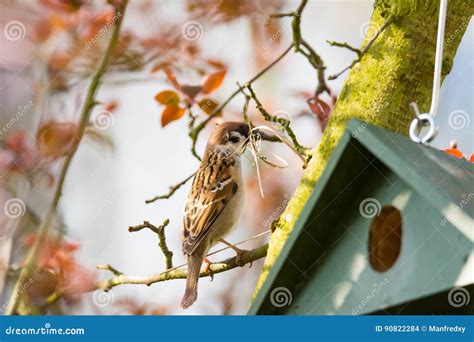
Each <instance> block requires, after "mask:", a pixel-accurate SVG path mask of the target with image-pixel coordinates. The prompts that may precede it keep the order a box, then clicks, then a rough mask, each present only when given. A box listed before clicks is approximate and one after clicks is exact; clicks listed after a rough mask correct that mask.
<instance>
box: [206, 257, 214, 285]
mask: <svg viewBox="0 0 474 342" xmlns="http://www.w3.org/2000/svg"><path fill="white" fill-rule="evenodd" d="M211 265H212V261H210V260H209V259H208V258H205V259H204V272H205V273H206V274H208V275H209V277H210V278H211V281H213V280H214V273H213V272H212V270H211Z"/></svg>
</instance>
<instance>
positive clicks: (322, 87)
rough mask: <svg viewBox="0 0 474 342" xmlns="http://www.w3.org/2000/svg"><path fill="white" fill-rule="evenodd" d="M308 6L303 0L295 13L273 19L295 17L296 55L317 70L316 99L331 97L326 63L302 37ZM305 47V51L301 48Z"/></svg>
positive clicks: (273, 16) (293, 29)
mask: <svg viewBox="0 0 474 342" xmlns="http://www.w3.org/2000/svg"><path fill="white" fill-rule="evenodd" d="M306 4H307V0H302V1H301V2H300V4H299V6H298V8H297V9H296V11H294V12H290V13H277V14H272V15H271V16H270V19H271V18H284V17H290V16H291V17H293V20H292V22H291V29H292V32H293V46H294V47H295V52H296V53H301V54H302V55H303V56H305V57H306V58H307V59H308V62H309V63H310V64H311V65H312V66H313V67H314V68H315V69H316V70H317V76H318V86H317V88H316V91H315V94H314V97H315V98H317V97H318V96H319V95H320V94H322V93H323V92H327V93H328V94H329V95H331V91H330V90H329V87H328V86H327V84H326V79H325V69H326V67H325V66H324V62H323V60H322V58H321V57H320V56H319V54H317V53H316V51H315V50H314V49H313V48H312V47H311V46H310V45H309V44H308V42H306V41H305V40H304V39H303V38H302V35H301V16H302V14H303V10H304V8H305V6H306ZM301 46H303V47H304V49H302V48H301Z"/></svg>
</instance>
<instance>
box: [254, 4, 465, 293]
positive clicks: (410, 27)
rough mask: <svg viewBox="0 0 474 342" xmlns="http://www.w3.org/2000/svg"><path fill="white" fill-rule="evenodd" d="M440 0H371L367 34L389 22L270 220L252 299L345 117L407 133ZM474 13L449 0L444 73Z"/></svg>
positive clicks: (429, 71) (423, 91)
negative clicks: (286, 200) (295, 183)
mask: <svg viewBox="0 0 474 342" xmlns="http://www.w3.org/2000/svg"><path fill="white" fill-rule="evenodd" d="M438 8H439V1H432V0H425V1H420V0H379V1H376V2H375V5H374V12H373V15H372V19H371V24H370V27H371V28H373V30H372V29H371V30H369V32H368V34H367V37H366V38H365V41H364V43H363V44H366V43H367V42H368V41H369V40H370V38H371V36H370V33H372V34H373V32H375V31H377V29H378V28H380V27H381V26H382V25H383V24H384V23H385V21H386V20H388V19H389V18H390V19H391V24H390V25H389V26H388V27H387V28H386V29H385V30H384V32H383V33H382V34H381V35H380V36H379V37H378V38H377V40H376V41H375V42H374V44H373V45H372V46H371V47H370V49H369V50H368V52H367V53H366V54H365V55H364V56H363V57H362V59H361V61H360V62H359V63H358V64H356V65H355V66H354V67H353V68H352V70H351V71H350V74H349V77H348V79H347V80H346V82H345V84H344V86H343V88H342V90H341V92H340V94H339V96H338V100H337V103H336V107H335V109H334V112H333V114H332V116H331V119H330V120H329V123H328V125H327V127H326V130H325V131H324V134H323V136H322V138H321V141H320V143H319V145H318V147H317V148H316V149H315V150H314V153H313V158H312V160H311V161H310V163H309V165H308V167H307V169H306V171H305V173H304V175H303V178H302V179H301V181H300V184H299V185H298V187H297V188H296V190H295V192H294V194H293V196H292V199H291V200H290V202H289V203H288V206H287V208H286V210H285V212H284V213H283V214H282V215H281V216H280V218H279V219H278V220H277V221H275V222H274V223H273V227H274V228H275V230H274V232H273V234H272V236H271V239H270V244H269V249H268V254H267V257H266V259H265V263H264V266H263V270H262V274H261V276H260V279H259V280H258V283H257V286H256V289H255V292H254V298H255V296H256V294H257V293H258V291H259V290H260V288H261V286H262V285H263V283H264V281H265V279H266V278H267V276H268V273H269V271H270V269H271V268H272V266H273V264H274V262H275V260H276V258H277V257H278V255H279V254H280V251H281V249H282V247H283V245H284V244H285V242H286V240H287V238H288V236H289V234H290V233H291V231H292V230H293V227H294V225H295V222H296V221H297V219H298V217H299V215H300V213H301V211H302V209H303V207H304V205H305V204H306V201H307V200H308V198H309V196H310V194H311V192H312V190H313V188H314V186H315V184H316V182H317V180H318V179H319V177H320V175H321V173H322V172H323V170H324V168H325V166H326V163H327V161H328V159H329V158H330V156H331V153H332V151H333V150H334V148H335V147H336V145H337V143H338V142H339V140H340V138H341V136H342V134H343V132H344V129H345V127H346V124H347V122H348V121H349V120H350V119H351V118H358V119H360V120H362V121H365V122H368V123H370V124H373V125H377V126H380V127H384V128H387V129H389V130H392V131H395V132H399V133H402V134H407V132H408V127H409V125H410V122H411V120H412V119H413V113H412V111H411V109H410V107H409V104H410V102H413V101H416V103H417V104H418V107H419V108H420V110H421V111H422V112H425V111H428V110H429V106H430V101H431V88H432V80H433V69H434V59H435V58H434V57H435V47H436V32H437V24H438ZM473 12H474V2H473V1H465V0H451V1H449V5H448V13H447V23H446V34H445V44H444V55H443V77H444V76H445V75H446V74H448V73H449V71H450V70H451V67H452V64H453V59H454V56H455V53H456V50H457V47H458V45H459V43H460V42H461V39H462V36H463V34H464V32H465V30H466V28H467V26H468V24H469V21H470V19H471V16H472V15H473Z"/></svg>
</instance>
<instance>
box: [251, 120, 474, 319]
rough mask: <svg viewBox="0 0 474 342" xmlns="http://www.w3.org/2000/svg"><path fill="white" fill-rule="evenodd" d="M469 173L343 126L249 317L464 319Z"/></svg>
mask: <svg viewBox="0 0 474 342" xmlns="http://www.w3.org/2000/svg"><path fill="white" fill-rule="evenodd" d="M473 165H474V164H471V163H469V162H467V161H465V160H462V159H457V158H454V157H453V156H451V155H449V154H447V153H445V152H443V151H439V150H436V149H434V148H431V147H427V146H424V145H421V144H415V143H413V142H412V141H411V140H410V139H409V138H407V137H405V136H402V135H400V134H397V133H394V132H390V131H387V130H385V129H382V128H379V127H374V126H371V125H368V124H366V123H363V122H361V121H358V120H353V121H351V122H350V123H349V125H348V128H347V129H346V131H345V133H344V135H343V137H342V139H341V141H340V143H339V144H338V146H337V147H336V149H335V151H334V152H333V154H332V157H331V158H330V160H329V162H328V164H327V167H326V169H325V171H324V172H323V174H322V175H321V177H320V179H319V181H318V182H317V184H316V186H315V188H314V190H313V193H312V194H311V196H310V198H309V200H308V201H307V203H306V205H305V207H304V209H303V211H302V213H301V215H300V217H299V219H298V221H297V222H296V224H295V227H294V229H293V231H292V232H291V234H290V236H289V237H288V240H287V241H286V244H285V246H284V247H283V249H282V251H281V253H280V255H279V257H278V258H277V260H276V262H275V264H274V266H273V268H272V269H271V271H270V273H269V275H268V278H267V280H266V281H265V283H264V284H263V286H262V288H261V290H260V292H259V293H258V295H257V297H256V299H255V301H254V303H253V304H252V306H251V308H250V311H249V314H271V315H279V314H283V315H333V314H334V315H360V314H468V313H470V314H472V313H473V311H474V310H473V306H472V302H473V301H474V297H473V290H474V285H473V283H474V253H473V241H474V167H473ZM471 297H472V298H471Z"/></svg>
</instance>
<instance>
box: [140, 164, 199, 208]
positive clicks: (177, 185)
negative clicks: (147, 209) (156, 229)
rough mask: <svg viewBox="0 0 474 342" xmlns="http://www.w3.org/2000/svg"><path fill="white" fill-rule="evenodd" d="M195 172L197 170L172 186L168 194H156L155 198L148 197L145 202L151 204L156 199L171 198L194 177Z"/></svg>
mask: <svg viewBox="0 0 474 342" xmlns="http://www.w3.org/2000/svg"><path fill="white" fill-rule="evenodd" d="M195 174H196V172H194V173H193V174H192V175H190V176H188V177H186V178H185V179H184V180H182V181H181V182H179V183H178V184H176V185H172V186H170V191H169V192H168V193H167V194H164V195H159V196H155V197H153V198H150V199H147V200H145V203H146V204H149V203H153V202H155V201H158V200H160V199H168V198H170V197H171V196H173V195H174V193H175V192H176V191H177V190H178V189H179V188H181V187H182V186H183V185H184V184H186V183H187V182H188V181H189V180H190V179H191V178H193V177H194V175H195Z"/></svg>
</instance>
